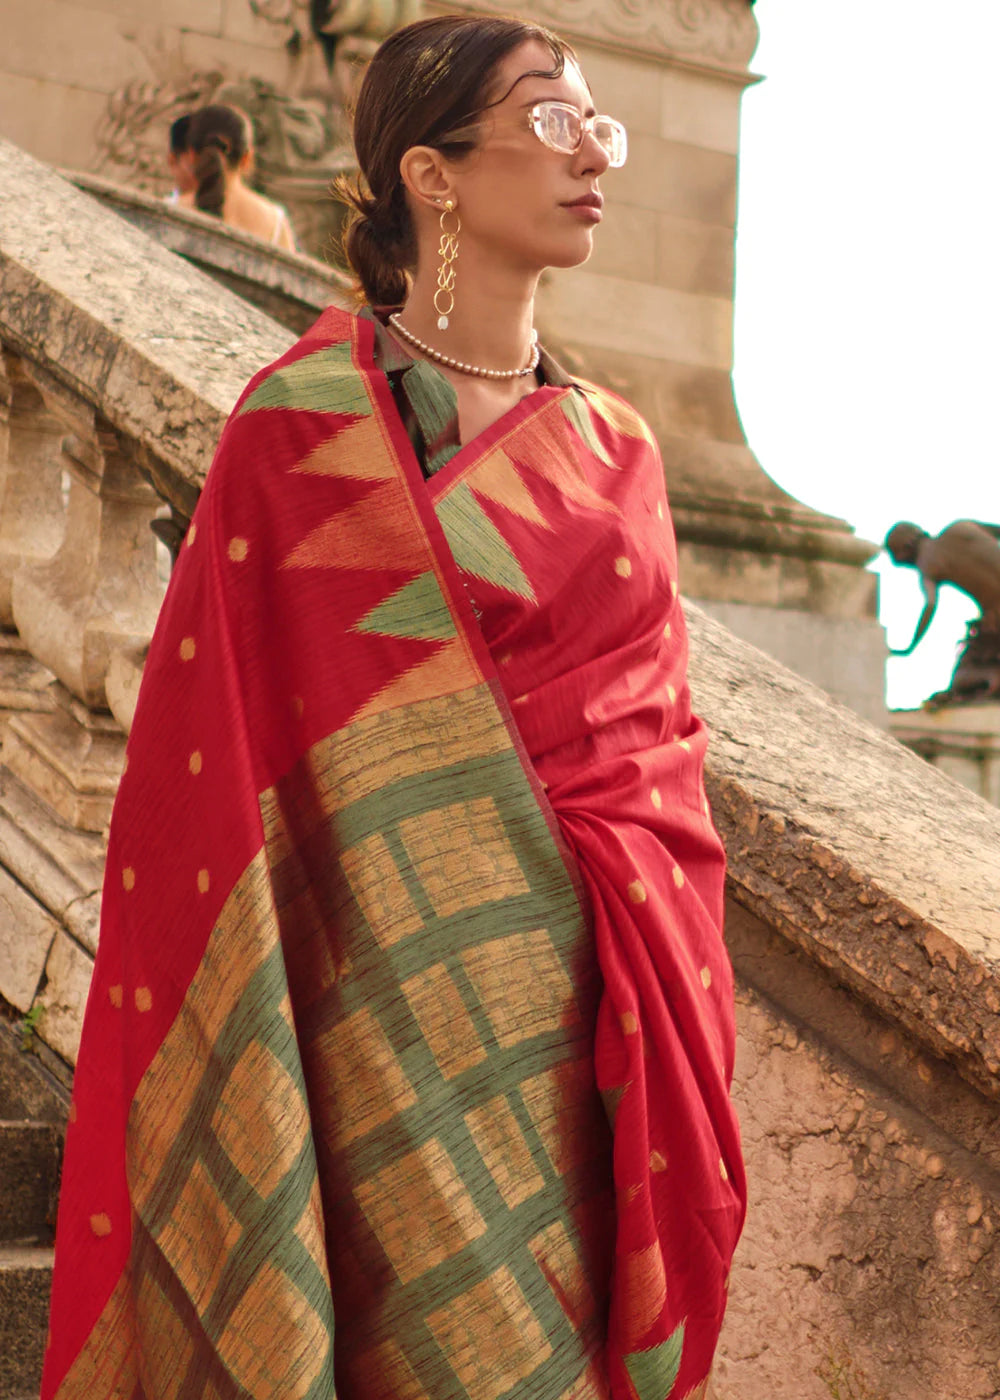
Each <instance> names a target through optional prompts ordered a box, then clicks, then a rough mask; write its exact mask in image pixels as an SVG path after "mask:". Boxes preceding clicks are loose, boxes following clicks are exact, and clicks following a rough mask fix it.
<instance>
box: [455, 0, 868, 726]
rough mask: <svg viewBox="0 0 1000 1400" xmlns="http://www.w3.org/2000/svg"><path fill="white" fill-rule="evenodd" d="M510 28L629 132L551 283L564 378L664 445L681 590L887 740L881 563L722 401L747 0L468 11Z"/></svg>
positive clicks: (542, 301)
mask: <svg viewBox="0 0 1000 1400" xmlns="http://www.w3.org/2000/svg"><path fill="white" fill-rule="evenodd" d="M434 8H436V9H439V10H442V11H443V10H446V9H447V10H454V9H456V8H457V9H464V10H472V11H476V12H479V13H503V12H507V13H510V12H512V11H513V12H516V13H520V14H522V15H523V16H524V17H525V18H529V19H537V20H539V21H540V22H541V23H543V24H548V25H551V26H552V28H553V29H555V30H556V31H557V32H558V33H559V34H560V35H562V36H564V37H565V38H567V39H568V40H569V41H570V42H571V43H572V44H573V46H574V48H575V49H576V50H577V52H578V54H579V56H580V61H581V64H582V66H583V69H584V72H585V73H586V76H587V78H588V81H589V82H590V84H591V86H592V88H593V91H594V98H595V101H596V103H597V106H598V108H599V109H600V110H601V111H606V112H610V113H611V114H612V115H614V116H617V117H619V118H620V119H621V120H622V121H623V122H624V123H625V124H626V126H627V127H628V131H629V147H630V149H629V159H628V164H627V165H626V166H625V167H624V169H622V170H621V171H614V170H611V171H608V173H607V175H606V176H605V177H604V178H603V180H602V182H601V183H602V187H603V189H604V191H605V194H606V196H607V204H606V205H605V217H604V222H603V224H602V226H601V228H600V229H599V230H598V234H597V237H596V240H595V253H594V256H593V258H592V259H591V260H590V262H589V263H587V264H586V266H584V267H581V268H577V269H573V270H571V271H561V272H558V273H553V274H551V275H549V276H548V277H546V279H545V282H544V286H543V288H542V291H541V294H540V297H539V302H538V313H539V323H540V326H541V329H542V331H543V333H544V335H545V338H546V340H547V341H548V342H549V343H550V344H551V345H552V346H553V348H554V349H555V350H556V352H557V353H558V354H561V355H562V357H563V358H564V359H565V361H566V362H567V364H568V366H569V367H570V368H573V369H577V370H579V371H580V372H581V373H583V374H585V375H587V376H588V377H591V378H593V379H595V380H597V381H598V382H599V383H602V384H606V385H608V386H609V387H610V388H613V389H615V390H617V391H618V392H619V393H621V394H623V395H624V396H625V397H626V398H627V399H629V400H630V401H631V402H632V403H633V404H635V406H636V407H637V408H638V409H639V410H640V411H641V412H642V413H643V414H644V415H645V417H646V418H647V419H648V421H649V423H650V424H651V426H652V428H653V431H654V432H655V433H656V435H657V438H658V440H659V442H660V445H661V448H662V451H663V459H664V466H665V469H666V476H667V487H668V490H669V492H670V500H671V505H672V509H673V514H674V521H675V524H676V528H677V536H678V541H679V544H680V555H681V587H682V589H683V591H684V593H685V594H686V595H687V596H688V597H691V598H694V599H697V600H698V601H699V602H700V603H701V604H702V605H703V606H704V607H705V608H706V610H707V611H709V612H711V613H712V614H713V615H715V616H717V617H718V618H719V619H720V620H721V621H723V622H724V623H725V624H726V625H727V626H728V627H730V628H731V629H732V630H733V631H734V632H736V633H737V634H738V635H740V636H742V637H744V638H745V639H746V640H748V641H750V642H753V643H754V644H755V645H757V646H760V647H761V648H762V649H764V650H766V651H768V652H770V653H771V655H773V656H776V657H777V658H778V659H779V660H781V661H783V662H784V663H785V664H786V665H788V666H790V667H791V668H792V669H793V670H796V671H798V672H799V673H800V674H802V675H805V676H806V677H808V678H809V679H811V680H814V681H816V682H817V683H818V684H820V685H822V686H823V687H824V688H825V689H827V690H828V691H830V692H832V693H833V694H834V695H835V696H836V698H838V699H841V700H844V701H845V702H846V703H849V704H851V705H852V706H853V707H854V708H855V709H857V710H859V711H860V712H861V713H863V714H864V715H865V716H866V717H867V718H870V719H873V720H875V721H876V722H881V723H884V716H885V707H884V702H883V699H882V694H883V687H884V676H883V662H884V657H885V644H884V639H883V636H882V630H881V628H880V627H879V626H878V623H877V621H876V580H875V579H874V577H872V576H871V575H869V574H867V573H865V572H864V571H863V569H864V565H865V563H866V562H867V561H868V560H869V559H870V558H871V557H872V556H873V554H874V552H875V551H874V549H873V547H871V546H870V545H868V544H866V543H864V542H863V541H860V540H858V539H856V538H855V537H854V535H853V533H852V532H851V530H850V528H849V527H848V526H847V525H846V524H845V523H844V522H843V521H841V520H837V519H834V518H832V517H830V516H826V515H820V514H819V513H818V512H816V511H814V510H811V509H810V508H809V507H808V506H804V505H802V504H801V503H799V502H798V501H796V500H794V499H793V498H792V497H791V496H789V495H787V494H786V493H785V492H784V491H782V490H781V489H780V488H779V487H778V486H777V485H776V484H775V483H774V482H773V481H771V480H770V478H769V477H768V476H767V475H766V474H765V472H764V470H763V469H762V467H761V465H760V464H759V462H758V461H757V459H756V457H755V456H754V454H753V452H752V451H751V449H750V447H749V445H748V443H747V441H746V437H745V435H744V433H743V428H742V425H741V423H740V418H739V413H738V411H737V408H736V404H735V402H734V397H733V386H732V322H733V262H734V235H735V222H736V193H737V170H738V152H739V120H740V102H741V98H742V94H743V92H744V90H745V89H746V87H747V86H748V85H750V84H751V83H753V82H755V81H756V79H755V77H754V76H753V75H752V74H751V73H750V72H749V71H748V64H749V62H750V60H751V58H752V56H753V52H754V49H755V47H756V44H757V38H758V29H757V22H756V20H755V18H754V14H753V10H752V7H751V5H750V3H749V0H699V3H697V4H691V3H687V0H532V3H531V4H528V3H527V0H525V3H522V4H513V5H511V4H509V3H508V0H460V3H458V4H457V5H456V4H448V5H444V4H440V5H435V6H434Z"/></svg>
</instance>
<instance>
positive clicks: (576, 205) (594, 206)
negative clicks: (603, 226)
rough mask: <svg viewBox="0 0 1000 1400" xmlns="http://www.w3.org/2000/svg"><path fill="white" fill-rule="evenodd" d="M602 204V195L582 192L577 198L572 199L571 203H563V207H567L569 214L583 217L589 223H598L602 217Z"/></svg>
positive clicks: (579, 217)
mask: <svg viewBox="0 0 1000 1400" xmlns="http://www.w3.org/2000/svg"><path fill="white" fill-rule="evenodd" d="M603 206H604V199H603V196H601V195H599V194H584V195H581V196H580V198H579V199H574V200H573V202H572V203H571V204H564V205H563V208H564V209H568V210H569V212H570V213H571V214H575V215H576V216H577V218H578V219H583V220H584V221H585V222H587V223H591V224H599V223H600V222H601V219H602V217H603V215H602V213H601V211H602V208H603Z"/></svg>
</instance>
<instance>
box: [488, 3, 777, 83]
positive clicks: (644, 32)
mask: <svg viewBox="0 0 1000 1400" xmlns="http://www.w3.org/2000/svg"><path fill="white" fill-rule="evenodd" d="M460 4H461V7H462V8H463V9H469V10H477V11H486V12H489V13H496V14H505V13H509V11H510V10H511V8H512V6H511V5H510V3H509V0H460ZM517 8H519V9H520V8H522V7H520V6H518V7H517ZM523 13H528V10H527V9H526V8H525V9H523ZM530 14H531V18H532V19H538V20H540V21H541V22H542V23H545V24H551V25H552V27H553V28H554V29H556V30H557V31H558V32H559V33H560V34H566V35H578V36H580V37H581V38H587V39H596V40H598V41H600V40H602V39H605V40H608V39H610V40H612V41H615V42H617V43H618V44H622V45H624V46H626V47H628V48H635V49H641V50H643V51H644V52H647V53H652V54H678V55H681V56H683V57H685V58H690V59H704V60H708V61H710V62H715V63H720V62H721V63H722V64H724V65H725V66H726V67H733V68H736V67H745V65H746V64H747V63H749V62H750V59H751V58H752V57H753V52H754V49H755V48H756V47H757V39H758V37H759V31H758V28H757V21H756V20H755V19H754V15H753V0H532V4H531V6H530Z"/></svg>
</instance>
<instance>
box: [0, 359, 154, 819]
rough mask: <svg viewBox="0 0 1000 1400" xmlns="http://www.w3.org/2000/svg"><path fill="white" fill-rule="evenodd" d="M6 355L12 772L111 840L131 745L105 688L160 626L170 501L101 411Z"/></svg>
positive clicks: (7, 739) (7, 684)
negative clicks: (161, 561)
mask: <svg viewBox="0 0 1000 1400" xmlns="http://www.w3.org/2000/svg"><path fill="white" fill-rule="evenodd" d="M4 358H5V361H6V364H7V378H6V380H5V381H3V382H0V389H2V388H3V387H6V389H7V390H8V395H7V396H8V398H9V399H10V403H11V411H10V423H9V428H8V433H7V448H8V453H7V457H6V460H5V461H2V465H3V466H4V467H5V469H6V470H5V473H4V475H3V476H2V478H0V480H2V481H3V483H4V486H5V491H4V495H3V498H2V501H0V506H2V513H0V532H2V533H0V540H2V541H3V542H4V544H6V545H7V548H5V549H4V550H3V552H2V553H0V569H4V568H5V569H6V572H0V620H4V621H10V622H13V624H14V626H15V627H16V629H17V633H18V638H17V641H16V644H15V642H14V639H13V638H11V639H10V640H11V643H12V644H11V646H10V647H8V648H2V649H0V704H4V705H5V706H6V708H7V709H8V710H9V711H11V714H10V716H9V718H8V720H7V724H6V728H5V731H4V736H3V766H4V769H5V771H6V772H7V773H8V774H11V775H13V776H14V777H15V778H17V779H18V780H19V781H20V782H21V783H23V784H24V786H25V787H26V788H27V789H28V790H29V791H30V792H32V793H33V794H35V795H36V796H37V797H40V798H41V799H42V800H43V801H44V802H45V803H46V804H47V806H48V807H49V808H50V809H51V810H52V811H53V812H55V813H56V814H57V815H58V816H59V818H61V820H62V821H63V822H65V823H66V824H67V825H68V826H70V827H72V828H75V829H76V830H78V831H88V832H101V831H103V829H104V828H105V827H106V825H107V822H108V819H109V817H110V814H111V805H112V802H113V800H114V795H115V792H116V790H117V786H118V779H119V776H120V773H121V767H122V761H123V757H124V747H125V737H124V734H123V732H122V728H121V726H120V725H119V723H118V722H116V720H115V719H113V718H112V716H111V715H110V714H107V713H106V708H107V704H108V697H107V692H106V688H105V682H106V680H107V677H108V672H109V669H110V668H111V666H112V664H113V662H114V661H115V659H116V657H118V656H119V655H120V654H123V653H124V654H126V655H128V656H134V655H135V654H137V653H141V650H142V648H143V647H144V646H145V645H146V644H148V641H149V638H150V636H151V634H152V631H153V627H154V624H155V622H156V616H157V612H158V610H159V605H160V601H161V599H162V596H163V591H164V581H163V579H162V578H161V577H160V576H159V574H158V572H157V566H156V539H155V537H154V535H153V532H152V531H151V529H150V522H151V520H152V519H153V517H154V515H155V514H156V512H157V510H158V509H160V506H161V503H160V499H159V497H158V496H157V495H156V492H155V491H154V490H153V488H152V487H151V486H150V485H149V484H148V482H147V481H146V480H145V479H144V478H143V477H142V476H140V474H139V472H138V470H137V467H136V462H135V454H134V451H133V448H132V445H131V444H130V443H129V442H127V441H125V440H123V439H122V438H121V437H120V435H119V434H118V433H116V432H115V431H114V430H113V429H112V428H111V427H110V425H109V424H107V423H106V422H104V420H103V419H102V418H101V417H100V415H99V414H98V413H97V412H96V411H95V410H94V408H93V407H91V405H90V404H88V403H87V402H86V401H85V400H84V399H82V398H80V397H79V396H78V395H76V394H75V393H73V392H72V391H71V390H69V389H67V388H66V387H65V386H63V385H62V384H60V383H59V382H58V381H57V380H56V379H55V378H54V377H53V376H52V375H51V374H50V373H49V372H48V371H47V370H45V369H43V368H42V367H41V366H40V365H38V364H36V363H33V362H29V361H27V360H18V359H17V357H15V356H13V355H11V354H9V353H8V354H6V355H5V357H4ZM33 485H34V490H32V486H33ZM8 511H10V512H11V518H8V514H7V512H8ZM5 587H6V590H7V591H6V592H4V588H5ZM5 604H6V607H7V611H6V613H4V612H3V611H2V609H3V607H4V605H5ZM22 673H23V674H22ZM57 681H58V682H61V684H58V683H57ZM8 692H9V693H8Z"/></svg>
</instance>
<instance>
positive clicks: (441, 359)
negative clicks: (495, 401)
mask: <svg viewBox="0 0 1000 1400" xmlns="http://www.w3.org/2000/svg"><path fill="white" fill-rule="evenodd" d="M389 325H390V326H392V328H393V330H394V331H398V332H399V334H400V335H401V336H402V337H403V339H404V340H408V341H409V342H410V344H411V345H415V346H416V347H417V349H418V350H419V351H421V353H422V354H424V355H426V356H427V357H428V358H429V359H431V360H437V362H438V364H439V365H447V366H448V368H449V369H454V370H457V371H458V372H459V374H478V375H479V377H480V379H523V378H524V377H525V375H528V374H533V373H534V372H535V370H536V369H537V368H538V360H539V356H540V355H541V347H540V346H539V344H538V332H537V331H535V330H533V331H532V332H531V358H530V359H529V361H528V363H527V365H526V366H525V367H524V369H482V368H481V366H479V365H467V364H463V363H462V361H461V360H453V359H452V357H451V356H450V355H442V353H441V351H440V350H435V349H433V347H432V346H430V345H426V344H425V343H424V342H423V341H422V340H421V339H420V338H419V336H415V335H414V334H413V332H412V331H408V330H407V329H406V327H405V326H404V325H403V323H402V321H401V320H400V319H399V312H398V311H394V312H393V313H392V315H391V316H390V317H389Z"/></svg>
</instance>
